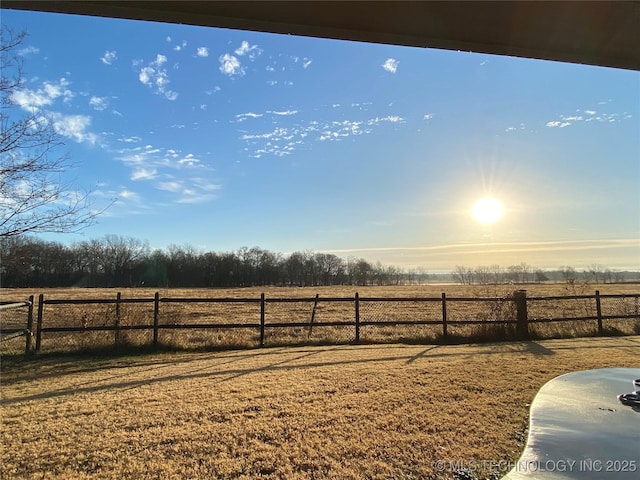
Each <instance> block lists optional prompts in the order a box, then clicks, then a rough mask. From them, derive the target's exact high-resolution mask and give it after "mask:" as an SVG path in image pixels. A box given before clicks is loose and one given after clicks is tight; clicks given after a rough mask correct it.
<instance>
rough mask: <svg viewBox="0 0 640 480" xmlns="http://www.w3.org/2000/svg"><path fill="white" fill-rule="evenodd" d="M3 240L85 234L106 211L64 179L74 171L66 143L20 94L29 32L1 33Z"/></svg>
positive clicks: (0, 201) (0, 225)
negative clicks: (23, 50)
mask: <svg viewBox="0 0 640 480" xmlns="http://www.w3.org/2000/svg"><path fill="white" fill-rule="evenodd" d="M0 37H1V41H0V107H1V108H0V127H1V133H0V237H10V236H15V235H23V234H25V233H43V232H55V233H67V232H75V231H78V230H81V229H83V228H85V227H87V226H89V225H91V224H93V223H94V222H95V220H96V217H97V216H98V215H99V214H100V213H101V212H98V211H95V210H94V209H92V206H91V204H90V203H89V202H88V198H89V196H88V193H83V192H80V191H79V190H77V189H75V188H74V187H73V186H72V185H70V184H68V183H65V182H64V181H62V180H61V174H62V173H63V172H65V171H66V170H68V168H69V166H70V165H69V164H68V155H67V154H65V153H62V152H61V149H62V147H63V146H64V142H63V139H62V136H61V135H60V134H59V133H58V132H57V131H56V129H55V126H54V124H53V122H52V121H51V120H50V119H49V118H48V116H47V114H46V113H45V112H44V111H42V110H41V109H39V108H36V107H34V108H33V109H32V110H30V111H26V110H24V109H22V108H20V106H19V105H18V102H17V100H16V99H17V96H18V95H19V94H20V92H21V89H22V87H23V84H24V77H23V70H22V68H23V59H22V56H21V55H20V54H19V47H20V46H21V45H22V43H23V42H24V39H25V37H26V32H21V33H18V34H16V33H14V32H13V31H12V30H11V29H8V28H6V27H5V26H4V25H3V26H2V28H1V30H0Z"/></svg>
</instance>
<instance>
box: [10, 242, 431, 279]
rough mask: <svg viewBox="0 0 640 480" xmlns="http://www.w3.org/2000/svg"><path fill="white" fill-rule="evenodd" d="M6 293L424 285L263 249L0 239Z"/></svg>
mask: <svg viewBox="0 0 640 480" xmlns="http://www.w3.org/2000/svg"><path fill="white" fill-rule="evenodd" d="M0 258H2V264H1V266H0V276H1V284H2V286H4V287H68V286H78V287H140V286H147V287H162V288H170V287H172V288H175V287H185V288H186V287H250V286H261V285H281V286H319V285H393V284H401V283H407V282H417V283H421V282H423V281H426V278H427V274H426V272H423V271H422V270H420V269H416V270H411V271H405V270H401V269H399V268H396V267H393V266H385V265H382V264H380V263H375V264H372V263H370V262H368V261H366V260H364V259H362V258H354V257H349V258H347V259H342V258H340V257H338V256H336V255H333V254H329V253H319V252H312V251H298V252H293V253H291V254H290V255H283V254H281V253H277V252H272V251H269V250H265V249H262V248H260V247H252V248H248V247H242V248H240V249H238V250H237V251H233V252H199V251H197V250H196V249H195V248H193V247H192V246H189V245H185V246H177V245H170V246H169V247H168V248H167V249H166V250H161V249H156V250H151V249H150V248H149V245H148V242H146V241H140V240H137V239H135V238H130V237H123V236H118V235H106V236H105V237H103V238H101V239H94V240H88V241H84V242H80V243H75V244H72V245H68V246H65V245H63V244H60V243H57V242H48V241H43V240H39V239H37V238H34V237H28V236H27V237H21V236H13V237H6V238H0Z"/></svg>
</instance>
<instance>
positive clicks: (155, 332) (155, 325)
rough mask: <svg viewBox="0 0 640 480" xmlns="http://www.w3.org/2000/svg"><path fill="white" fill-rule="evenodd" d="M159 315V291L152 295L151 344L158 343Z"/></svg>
mask: <svg viewBox="0 0 640 480" xmlns="http://www.w3.org/2000/svg"><path fill="white" fill-rule="evenodd" d="M159 316H160V293H159V292H156V294H155V295H154V297H153V346H154V347H155V346H157V345H158V317H159Z"/></svg>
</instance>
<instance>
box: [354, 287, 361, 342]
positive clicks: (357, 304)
mask: <svg viewBox="0 0 640 480" xmlns="http://www.w3.org/2000/svg"><path fill="white" fill-rule="evenodd" d="M355 304H356V305H355V306H356V343H359V342H360V295H359V294H358V292H356V296H355Z"/></svg>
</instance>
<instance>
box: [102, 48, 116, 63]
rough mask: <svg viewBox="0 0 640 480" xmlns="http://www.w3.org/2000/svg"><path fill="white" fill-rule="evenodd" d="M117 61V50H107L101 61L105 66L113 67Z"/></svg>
mask: <svg viewBox="0 0 640 480" xmlns="http://www.w3.org/2000/svg"><path fill="white" fill-rule="evenodd" d="M117 59H118V55H117V54H116V51H115V50H112V51H109V50H107V51H106V52H104V55H103V56H102V57H100V60H101V61H102V63H104V64H105V65H113V62H115V61H116V60H117Z"/></svg>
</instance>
